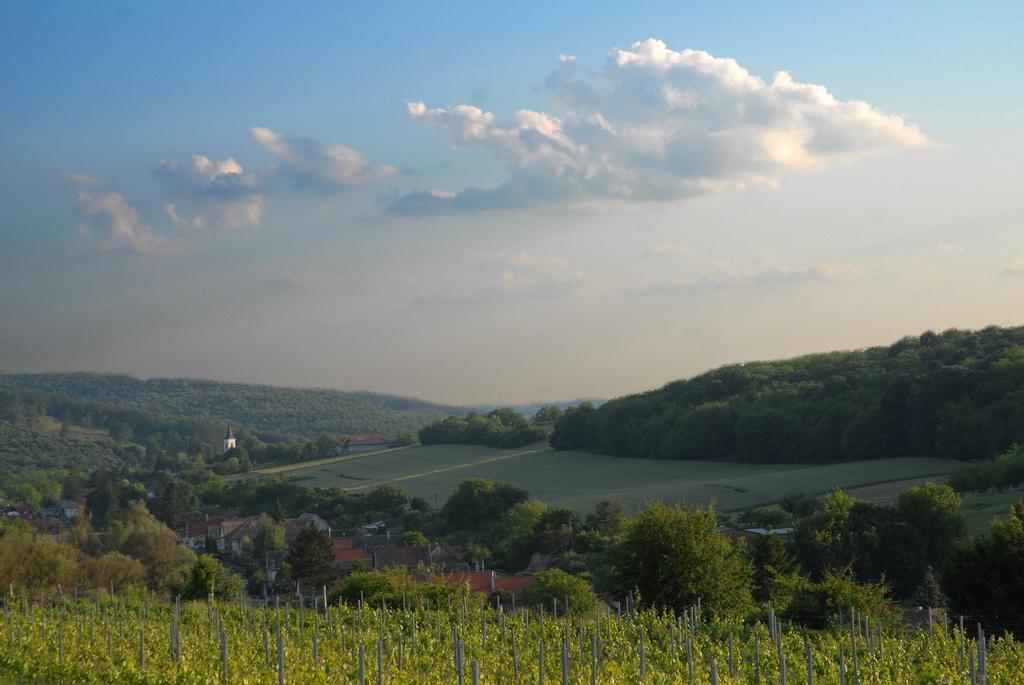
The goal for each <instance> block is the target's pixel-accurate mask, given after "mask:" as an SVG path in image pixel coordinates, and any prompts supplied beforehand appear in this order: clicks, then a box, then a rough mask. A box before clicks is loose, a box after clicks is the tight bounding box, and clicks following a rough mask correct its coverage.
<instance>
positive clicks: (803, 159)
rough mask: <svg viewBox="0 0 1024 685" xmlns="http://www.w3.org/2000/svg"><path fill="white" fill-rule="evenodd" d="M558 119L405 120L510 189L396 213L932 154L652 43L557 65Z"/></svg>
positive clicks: (884, 117)
mask: <svg viewBox="0 0 1024 685" xmlns="http://www.w3.org/2000/svg"><path fill="white" fill-rule="evenodd" d="M546 87H547V91H548V93H549V94H550V96H551V97H552V99H553V100H554V102H555V104H556V107H557V110H558V114H557V115H555V114H548V113H544V112H535V111H531V110H526V109H522V110H518V111H516V112H515V113H514V114H513V116H512V119H511V120H510V121H508V122H498V121H497V119H496V118H495V116H494V114H492V113H491V112H485V111H483V110H481V109H479V108H477V107H473V106H471V105H457V106H453V107H442V108H428V107H427V106H426V105H425V104H424V103H423V102H410V103H408V105H407V107H408V112H409V116H410V117H411V118H412V119H413V120H414V121H417V122H419V123H423V124H426V125H428V126H430V127H432V128H435V129H437V130H438V131H440V132H441V133H443V134H444V135H445V136H446V137H447V138H448V139H449V140H450V141H451V143H452V144H453V145H454V146H455V147H456V148H468V147H483V148H485V149H487V150H489V151H490V152H491V154H492V155H494V156H495V157H496V158H497V159H498V160H500V161H502V162H503V163H504V164H505V166H506V169H507V172H508V180H507V181H506V182H504V183H503V184H501V185H499V186H498V187H496V188H493V189H480V188H467V189H465V190H462V191H461V192H458V193H456V194H455V195H453V196H447V197H446V196H442V195H440V194H438V193H437V192H436V191H433V192H417V193H410V194H407V195H404V196H401V197H398V198H396V199H394V200H392V201H391V204H390V209H391V210H392V211H393V212H396V213H407V214H415V213H430V212H453V211H468V210H481V209H500V208H522V207H530V206H535V205H545V204H560V203H567V202H574V201H580V200H586V199H617V200H631V201H648V200H674V199H679V198H685V197H688V196H693V195H701V194H708V193H719V192H726V191H735V190H741V189H744V188H748V187H751V186H763V185H768V186H772V185H775V184H776V183H778V180H779V177H780V175H781V174H782V173H783V172H785V171H787V170H792V169H812V168H820V167H822V166H825V165H827V164H829V163H835V162H844V161H851V160H856V159H858V158H860V157H863V156H865V155H871V154H878V153H886V152H893V151H896V150H903V149H907V148H915V147H923V146H927V145H930V144H931V143H930V141H929V140H928V139H927V138H926V137H925V136H924V135H923V134H922V133H921V132H920V131H919V130H918V129H917V127H916V126H914V125H913V124H910V123H908V122H906V121H904V120H903V119H902V118H900V117H898V116H893V115H889V114H885V113H883V112H880V111H878V110H877V109H875V108H874V107H872V106H871V105H869V104H868V103H866V102H861V101H858V100H848V101H841V100H837V99H836V98H835V97H834V96H832V95H831V94H830V93H829V92H828V90H827V89H826V88H825V87H824V86H820V85H814V84H808V83H799V82H797V81H794V80H793V78H792V77H791V76H790V75H789V74H787V73H786V72H779V73H777V74H775V76H774V77H773V78H772V80H771V81H770V82H766V81H764V80H762V79H761V78H759V77H757V76H754V75H752V74H750V73H749V72H748V71H747V70H746V69H744V68H743V67H741V66H740V65H739V64H738V63H737V62H736V61H735V60H732V59H725V58H717V57H714V56H712V55H710V54H708V53H706V52H701V51H695V50H682V51H679V52H676V51H673V50H670V49H669V48H668V47H666V46H665V44H664V43H662V42H661V41H658V40H654V39H651V40H646V41H642V42H638V43H635V44H634V45H633V46H632V48H630V49H629V50H619V49H616V50H613V51H612V52H611V54H610V55H609V58H608V61H607V64H606V66H605V68H604V71H603V72H602V73H601V74H600V75H597V76H592V77H583V78H580V77H577V75H576V64H575V60H574V59H572V58H567V57H565V56H563V57H562V58H561V59H560V64H559V67H558V68H557V69H556V70H555V71H554V72H552V73H551V74H550V75H549V76H548V78H547V81H546Z"/></svg>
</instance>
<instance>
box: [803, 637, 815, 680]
mask: <svg viewBox="0 0 1024 685" xmlns="http://www.w3.org/2000/svg"><path fill="white" fill-rule="evenodd" d="M804 649H805V650H806V652H807V685H814V650H813V649H811V643H810V642H809V641H808V640H807V636H806V635H805V636H804Z"/></svg>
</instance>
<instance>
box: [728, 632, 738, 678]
mask: <svg viewBox="0 0 1024 685" xmlns="http://www.w3.org/2000/svg"><path fill="white" fill-rule="evenodd" d="M729 677H730V678H735V677H736V663H735V661H733V636H732V633H729Z"/></svg>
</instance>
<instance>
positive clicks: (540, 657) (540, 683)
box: [537, 635, 544, 685]
mask: <svg viewBox="0 0 1024 685" xmlns="http://www.w3.org/2000/svg"><path fill="white" fill-rule="evenodd" d="M537 685H544V637H543V635H542V636H541V639H540V645H539V646H538V648H537Z"/></svg>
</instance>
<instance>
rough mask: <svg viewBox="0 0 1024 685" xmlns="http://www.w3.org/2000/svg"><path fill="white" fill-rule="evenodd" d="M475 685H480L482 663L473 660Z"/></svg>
mask: <svg viewBox="0 0 1024 685" xmlns="http://www.w3.org/2000/svg"><path fill="white" fill-rule="evenodd" d="M473 685H480V662H479V661H477V660H476V659H473Z"/></svg>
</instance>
